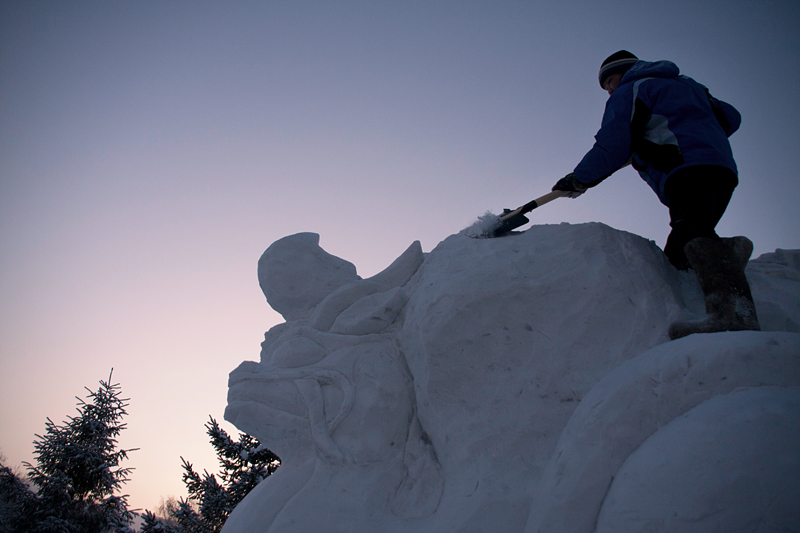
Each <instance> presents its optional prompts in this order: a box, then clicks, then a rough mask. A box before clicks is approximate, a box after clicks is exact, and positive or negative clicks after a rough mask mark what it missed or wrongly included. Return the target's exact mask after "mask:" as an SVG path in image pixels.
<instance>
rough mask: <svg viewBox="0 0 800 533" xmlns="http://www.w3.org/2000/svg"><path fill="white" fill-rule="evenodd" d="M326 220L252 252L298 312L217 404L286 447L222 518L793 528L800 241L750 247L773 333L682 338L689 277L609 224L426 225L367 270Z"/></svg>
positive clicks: (257, 528) (363, 524)
mask: <svg viewBox="0 0 800 533" xmlns="http://www.w3.org/2000/svg"><path fill="white" fill-rule="evenodd" d="M318 242H319V236H317V235H315V234H299V235H295V236H290V237H286V238H285V239H281V240H280V241H277V242H276V243H275V244H273V245H272V246H270V248H269V249H268V250H267V252H265V253H264V256H262V258H261V260H260V261H259V282H260V283H261V286H262V288H263V289H264V293H265V295H266V296H267V299H268V301H269V302H270V304H271V305H273V307H275V308H276V309H277V310H279V311H280V312H281V313H282V314H283V316H284V317H285V318H286V320H287V322H286V323H284V324H281V325H278V326H276V327H274V328H272V329H271V330H270V331H269V332H267V334H266V336H265V341H264V343H263V344H262V352H261V361H260V362H259V363H253V362H245V363H243V364H242V365H240V367H239V368H237V369H236V370H234V372H232V374H231V377H230V390H229V403H228V409H227V411H226V419H228V420H230V421H231V422H233V423H234V424H235V425H236V426H237V427H239V428H240V429H241V430H243V431H246V432H248V433H251V434H253V435H255V436H257V437H258V438H259V439H260V440H261V441H262V442H263V443H264V444H265V445H266V446H267V447H269V448H270V449H272V450H274V451H275V452H276V453H277V454H278V455H279V456H280V457H281V458H282V459H283V466H281V468H280V469H279V470H278V471H277V472H276V474H274V475H273V476H272V477H270V478H269V479H268V480H267V481H266V482H264V483H262V484H261V485H259V486H258V487H257V488H256V489H255V490H254V491H253V492H251V493H250V495H248V496H247V498H245V500H244V501H243V502H242V503H241V504H240V505H239V506H238V507H237V508H236V509H235V511H234V512H233V513H232V515H231V518H230V519H229V521H228V523H227V524H226V525H225V528H224V530H223V531H224V532H225V533H244V532H248V533H250V532H267V531H269V532H270V533H277V532H288V531H311V530H314V531H383V532H390V533H391V532H405V531H415V532H423V533H425V532H429V533H433V532H437V533H438V532H441V531H452V532H473V531H474V532H478V531H508V532H540V531H570V532H586V533H590V532H593V531H597V532H601V531H603V532H605V531H635V530H644V529H647V530H652V531H669V530H677V529H680V530H685V531H709V530H735V529H736V528H737V527H738V526H739V525H741V524H744V523H748V524H749V523H752V522H753V521H756V522H757V523H761V524H768V525H767V526H764V528H762V529H763V531H773V530H775V531H777V530H781V529H780V528H781V527H783V528H784V529H787V530H792V528H794V530H797V529H798V528H800V517H798V516H797V512H796V511H795V510H794V507H792V506H791V505H789V504H787V502H790V503H791V502H793V501H797V500H798V499H800V483H798V482H797V481H796V480H798V479H800V451H798V450H800V445H798V444H799V443H800V438H799V433H800V430H798V429H797V428H798V427H800V424H798V422H799V421H800V413H798V406H800V396H799V395H800V389H799V388H800V304H798V302H800V250H778V251H776V252H775V253H774V254H765V255H764V256H762V257H760V258H758V259H756V260H754V261H752V262H751V263H750V265H749V267H748V269H747V274H748V277H749V280H750V285H751V288H752V291H753V296H754V300H755V302H756V308H757V311H758V313H759V316H760V320H761V324H762V327H763V329H764V331H763V332H735V333H717V334H710V335H692V336H689V337H687V338H685V339H681V340H679V341H674V342H668V338H667V335H666V331H667V327H668V325H669V324H670V323H671V322H672V321H674V320H676V319H678V318H682V317H683V318H690V319H691V318H692V317H693V315H700V314H702V312H703V308H704V305H703V298H702V294H701V292H700V289H699V286H698V284H697V281H696V279H695V277H694V276H693V275H692V274H691V273H681V272H677V271H676V270H675V269H674V268H672V266H671V265H670V264H669V262H668V261H667V260H666V258H665V257H664V255H663V253H662V252H661V250H659V249H658V248H657V247H656V246H655V244H654V243H652V242H650V241H647V240H645V239H642V238H641V237H638V236H636V235H632V234H630V233H626V232H621V231H617V230H614V229H612V228H609V227H608V226H605V225H602V224H596V223H592V224H582V225H568V224H561V225H552V226H534V227H532V228H531V229H529V230H528V231H526V232H524V233H516V234H510V235H508V236H506V237H502V238H497V239H470V238H467V237H466V236H464V235H453V236H451V237H449V238H448V239H446V240H445V241H443V242H441V243H440V244H439V245H438V246H437V247H436V249H434V250H433V251H432V252H430V254H427V256H426V255H424V254H423V253H422V250H421V248H420V246H419V243H414V244H412V245H411V246H410V247H409V249H408V250H406V252H404V253H403V254H402V255H401V256H400V257H399V258H398V259H397V260H396V261H395V262H394V263H392V265H390V266H389V267H388V268H387V269H386V270H384V271H383V272H381V273H380V274H378V275H376V276H373V277H372V278H369V279H361V278H359V277H358V276H357V275H356V274H355V267H353V266H352V265H351V264H350V263H348V262H346V261H344V260H342V259H339V258H336V257H333V256H330V255H329V254H327V252H324V250H322V249H321V248H319V244H318ZM299 263H303V265H304V266H303V267H302V268H303V270H302V275H301V274H299V273H298V272H299V271H300V270H299V269H294V268H292V265H295V264H299ZM744 406H749V407H747V408H745V407H744ZM754 432H760V433H759V434H760V436H761V437H762V438H761V439H760V440H758V441H756V440H753V439H751V440H749V441H748V439H747V436H748V435H752V434H753V433H754ZM765 432H767V433H765ZM776 458H778V459H776ZM776 460H777V461H779V464H780V468H777V467H776V466H775V465H776V464H777V463H775V461H776ZM698 461H699V463H698ZM700 463H702V464H700ZM720 465H721V466H720ZM692 473H698V476H699V477H698V478H697V479H695V478H693V479H695V481H696V489H695V492H693V493H692V494H693V497H691V498H687V497H686V491H685V488H686V487H685V485H686V483H688V481H687V480H688V479H689V478H688V477H687V476H689V475H690V474H692ZM726 476H727V477H726ZM651 480H658V486H653V485H652V481H651ZM730 480H733V481H730ZM648 484H650V485H649V486H648ZM759 487H769V488H768V489H765V490H764V491H762V492H759V491H760V490H761V489H760V488H759ZM764 502H766V503H767V504H768V509H767V508H766V507H762V503H764ZM733 503H735V508H736V511H737V512H736V513H732V512H726V510H725V509H721V508H720V506H721V505H728V504H730V505H733ZM672 506H674V508H673V507H672ZM698 517H700V518H698ZM758 521H761V522H758ZM770 527H772V529H770ZM648 528H649V529H648Z"/></svg>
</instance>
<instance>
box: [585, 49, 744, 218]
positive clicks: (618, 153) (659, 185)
mask: <svg viewBox="0 0 800 533" xmlns="http://www.w3.org/2000/svg"><path fill="white" fill-rule="evenodd" d="M741 120H742V119H741V116H740V115H739V112H738V111H736V109H735V108H734V107H733V106H731V105H730V104H727V103H725V102H722V101H721V100H717V99H716V98H714V97H712V96H711V94H710V93H709V92H708V89H707V88H706V87H704V86H703V85H701V84H699V83H697V82H696V81H694V80H693V79H692V78H689V77H687V76H681V75H680V71H679V70H678V67H677V66H676V65H675V64H674V63H672V62H670V61H656V62H649V61H638V62H637V63H636V64H634V65H633V66H632V67H631V68H630V69H629V70H628V71H627V72H626V73H625V75H624V76H623V77H622V80H621V81H620V84H619V87H618V88H617V89H616V90H615V91H614V92H613V94H612V95H611V96H610V97H609V98H608V102H606V110H605V113H604V114H603V124H602V126H601V127H600V131H598V132H597V135H596V136H595V141H596V142H595V144H594V146H593V147H592V149H591V150H589V152H588V153H587V154H586V155H585V156H584V158H583V160H581V162H580V163H579V164H578V166H577V167H576V168H575V178H576V179H577V180H578V181H580V182H582V183H585V184H587V185H589V186H594V185H597V184H598V183H600V182H601V181H603V180H604V179H606V178H607V177H608V176H610V175H611V174H613V173H614V172H616V171H617V170H619V169H620V168H622V167H624V166H626V165H627V164H629V163H630V164H632V165H633V168H635V169H636V170H638V171H639V175H640V176H641V177H642V179H644V180H645V181H646V182H647V183H648V185H650V187H651V188H652V189H653V190H654V191H655V193H656V194H657V195H658V198H659V199H660V200H661V203H663V204H664V205H666V206H669V204H668V202H667V199H666V197H665V196H664V185H665V184H666V182H667V179H668V178H669V176H671V175H672V174H674V173H675V172H676V171H678V170H681V169H683V168H686V167H690V166H694V165H719V166H723V167H727V168H729V169H731V170H732V171H733V172H734V174H735V173H736V162H735V161H734V160H733V152H732V151H731V145H730V143H729V142H728V137H729V136H730V135H731V134H732V133H733V132H735V131H736V130H737V129H739V125H740V124H741Z"/></svg>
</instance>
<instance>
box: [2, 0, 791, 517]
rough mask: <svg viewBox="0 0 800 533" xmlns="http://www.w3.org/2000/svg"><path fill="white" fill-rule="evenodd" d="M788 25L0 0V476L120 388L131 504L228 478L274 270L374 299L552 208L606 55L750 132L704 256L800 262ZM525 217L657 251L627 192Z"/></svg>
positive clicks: (767, 13)
mask: <svg viewBox="0 0 800 533" xmlns="http://www.w3.org/2000/svg"><path fill="white" fill-rule="evenodd" d="M798 27H800V3H798V2H797V1H796V0H785V1H771V0H765V1H759V2H754V1H738V0H718V1H705V0H700V1H698V0H691V1H688V0H678V1H673V2H650V1H643V2H621V1H603V2H598V1H596V0H587V1H574V0H565V1H562V2H533V1H503V0H501V1H492V2H489V1H483V2H475V1H467V0H462V1H452V2H444V1H442V2H438V1H409V2H397V1H366V0H365V1H357V2H356V1H341V2H323V1H319V2H306V1H302V0H292V1H278V2H243V1H233V2H224V3H223V2H157V1H154V0H152V1H140V2H100V1H98V2H80V1H75V2H58V3H57V2H41V1H35V0H32V1H26V2H10V1H0V452H2V454H4V455H5V456H6V458H7V462H8V463H9V464H11V465H17V464H19V463H21V462H22V461H25V460H29V461H30V460H32V455H31V452H32V450H33V447H32V441H33V439H34V438H35V437H34V434H36V433H42V432H43V431H44V424H45V418H46V417H50V418H52V419H53V420H54V421H61V420H63V419H64V417H65V416H66V415H68V414H72V413H73V412H74V405H75V400H74V396H75V395H82V394H83V392H84V391H83V387H84V386H88V387H90V388H95V387H96V385H97V382H98V381H99V380H100V379H105V378H106V377H107V376H108V372H109V370H110V369H111V368H112V367H113V368H114V377H115V380H116V381H119V382H120V383H121V384H122V388H123V393H124V394H125V395H126V396H127V397H130V398H131V402H130V407H129V413H130V416H129V417H128V419H127V422H128V427H129V429H128V430H127V431H126V432H125V433H124V434H123V438H122V445H123V446H124V447H138V448H141V450H140V451H138V452H135V453H134V454H133V455H132V459H131V460H130V461H129V466H133V467H135V468H136V470H135V471H134V473H133V475H132V481H131V482H129V483H128V484H127V485H126V492H127V493H129V494H130V495H131V503H132V504H133V505H134V506H137V507H144V508H150V509H153V508H155V506H156V505H157V504H158V501H159V497H161V496H168V495H183V494H185V491H184V489H183V485H182V483H181V471H180V458H179V456H181V455H183V457H185V458H186V459H187V460H189V461H191V462H193V463H195V465H196V466H198V467H199V468H200V469H202V468H208V469H209V470H216V468H217V466H216V463H215V461H214V456H213V453H212V452H211V448H210V445H209V444H208V440H207V438H206V436H205V433H204V428H203V424H204V423H205V421H206V420H207V418H208V415H212V416H214V417H215V418H217V419H218V420H220V421H221V419H222V413H223V411H224V408H225V403H226V400H225V396H226V392H227V373H228V372H229V371H230V370H232V369H233V368H235V367H236V366H237V365H238V364H239V362H241V361H242V360H245V359H249V360H257V359H258V354H259V349H260V348H259V343H260V342H261V340H262V338H263V337H262V335H263V332H264V331H266V330H267V329H269V328H270V327H272V326H273V325H275V324H277V323H279V322H281V321H282V319H281V317H280V316H279V315H277V314H276V313H275V312H273V311H272V310H271V309H270V308H269V307H268V305H267V303H266V301H265V299H264V297H263V295H262V294H261V291H260V289H259V287H258V282H257V279H256V262H257V260H258V258H259V256H260V255H261V253H262V252H263V250H264V249H265V248H266V247H267V246H268V245H269V244H270V243H272V242H273V241H275V240H276V239H279V238H280V237H283V236H286V235H289V234H292V233H296V232H300V231H313V232H316V233H319V234H320V235H321V245H322V246H323V248H325V249H326V250H327V251H329V252H331V253H333V254H335V255H338V256H340V257H343V258H345V259H347V260H349V261H351V262H353V263H354V264H355V265H356V266H357V267H358V271H359V274H360V275H362V276H364V277H366V276H370V275H372V274H374V273H376V272H378V271H380V270H382V269H383V268H384V267H385V266H387V265H388V264H389V263H391V261H392V260H393V259H394V258H395V257H397V256H398V255H399V254H400V253H401V252H402V251H403V250H405V248H406V247H407V246H408V245H409V244H410V243H411V242H412V241H414V240H420V241H421V242H422V246H423V249H424V250H425V251H426V252H427V251H430V250H431V249H432V248H433V247H435V245H436V244H437V243H438V242H439V241H440V240H442V239H444V238H445V237H447V236H448V235H450V234H452V233H455V232H457V231H459V230H460V229H462V228H463V227H465V226H467V225H469V224H470V223H472V222H473V221H474V220H475V218H476V217H477V216H478V215H480V214H483V213H484V212H485V211H486V210H492V211H494V212H498V211H500V210H501V209H502V208H504V207H510V208H515V207H517V206H519V205H521V204H523V203H525V202H527V201H528V200H531V199H533V198H535V197H538V196H540V195H542V194H544V193H546V192H548V191H549V190H550V187H551V186H552V184H553V183H555V181H556V180H557V179H558V178H560V177H562V176H563V175H565V174H567V173H568V172H570V171H571V170H572V169H573V168H574V166H575V164H577V162H578V161H579V160H580V159H581V157H582V156H583V154H584V153H585V152H586V151H587V150H588V149H589V148H590V147H591V145H592V142H593V135H594V134H595V133H596V130H597V128H598V126H599V124H600V119H601V116H602V112H603V106H604V103H605V100H606V98H607V95H606V93H605V92H603V91H602V90H601V89H600V87H599V85H598V83H597V79H596V74H597V70H598V68H599V65H600V63H601V62H602V60H603V59H604V58H605V57H606V56H608V55H609V54H611V53H613V52H615V51H617V50H619V49H621V48H625V49H628V50H630V51H632V52H633V53H635V54H637V55H638V56H639V57H640V58H642V59H647V60H657V59H670V60H672V61H675V62H676V63H677V64H678V66H679V67H680V68H681V70H682V72H683V73H684V74H687V75H689V76H692V77H694V78H695V79H697V80H698V81H700V82H701V83H703V84H705V85H707V86H708V87H709V88H710V90H711V92H712V94H714V95H715V96H717V97H718V98H721V99H723V100H725V101H728V102H730V103H731V104H733V105H734V106H736V107H737V108H738V109H739V111H740V112H741V114H742V116H743V122H742V128H741V130H740V131H739V132H737V133H736V134H735V135H734V136H733V137H732V139H731V143H732V145H733V149H734V155H735V157H736V160H737V163H738V165H739V170H740V185H739V187H738V188H737V190H736V192H735V193H734V197H733V200H732V202H731V204H730V206H729V208H728V212H727V213H726V215H725V217H723V219H722V221H721V223H720V225H719V226H718V231H719V233H720V234H721V235H737V234H743V235H747V236H749V237H750V238H751V239H752V240H753V241H754V243H755V247H756V252H755V254H756V255H759V254H762V253H765V252H771V251H774V250H775V248H800V231H798V228H800V208H798V206H799V205H800V185H798V183H799V180H798V168H800V150H798V148H797V146H796V144H797V141H798V135H797V123H798V120H800V109H799V107H800V104H799V103H798V98H797V88H798V87H800V37H798V32H797V28H798ZM532 220H533V222H535V223H560V222H571V223H578V222H585V221H600V222H604V223H606V224H609V225H611V226H613V227H616V228H619V229H624V230H626V231H630V232H633V233H637V234H639V235H642V236H644V237H647V238H649V239H652V240H654V241H656V243H658V244H659V245H661V246H663V244H664V241H665V238H666V235H667V233H668V231H669V227H668V214H667V210H666V208H664V207H663V206H662V205H661V204H660V203H659V202H658V200H657V198H656V196H655V195H654V194H653V193H652V191H651V190H650V189H649V188H648V187H647V185H646V184H645V183H644V182H643V181H641V179H640V178H639V177H638V176H637V175H636V173H635V172H634V171H633V170H631V169H625V170H623V171H620V172H619V173H618V174H616V175H614V176H612V177H611V178H609V179H608V180H607V181H606V182H604V183H603V184H602V185H601V186H599V187H597V188H596V189H593V190H591V191H590V192H589V193H587V194H585V195H584V196H582V197H581V198H579V199H577V200H558V201H556V202H553V203H551V204H548V205H547V206H544V207H542V208H541V210H537V211H536V212H534V213H533V214H532ZM225 427H226V428H227V429H228V430H229V431H232V432H233V431H235V430H234V429H233V428H232V427H231V426H230V425H227V424H226V425H225Z"/></svg>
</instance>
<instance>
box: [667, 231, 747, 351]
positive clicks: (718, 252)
mask: <svg viewBox="0 0 800 533" xmlns="http://www.w3.org/2000/svg"><path fill="white" fill-rule="evenodd" d="M746 240H747V241H748V242H749V239H746ZM750 246H751V247H752V243H751V244H750ZM751 250H752V248H751ZM684 252H685V253H686V257H687V258H688V259H689V264H690V265H691V266H692V269H693V270H694V272H695V274H696V275H697V279H698V281H699V282H700V288H701V289H702V291H703V297H704V298H705V301H706V315H708V316H706V318H705V319H702V320H697V321H694V322H674V323H673V324H671V325H670V327H669V338H670V339H672V340H675V339H679V338H681V337H685V336H686V335H691V334H692V333H714V332H717V331H741V330H755V331H760V330H761V327H760V326H759V325H758V317H757V316H756V307H755V305H754V304H753V297H752V295H751V294H750V285H748V283H747V278H746V277H745V275H744V268H742V256H741V255H737V251H735V250H734V249H733V248H731V247H730V246H728V245H727V244H725V243H724V242H722V241H718V240H715V239H708V238H705V237H698V238H696V239H692V240H691V241H689V242H688V243H687V244H686V246H685V247H684ZM747 257H749V254H747ZM745 263H746V261H745Z"/></svg>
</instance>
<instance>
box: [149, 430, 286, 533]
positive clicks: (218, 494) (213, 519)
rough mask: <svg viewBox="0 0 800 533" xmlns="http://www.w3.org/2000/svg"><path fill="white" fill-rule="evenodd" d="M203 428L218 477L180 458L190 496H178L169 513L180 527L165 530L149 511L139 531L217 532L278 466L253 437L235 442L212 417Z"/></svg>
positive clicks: (275, 458)
mask: <svg viewBox="0 0 800 533" xmlns="http://www.w3.org/2000/svg"><path fill="white" fill-rule="evenodd" d="M205 427H206V433H207V434H208V436H209V437H210V438H211V445H212V446H213V447H214V449H215V450H216V452H217V458H218V460H219V462H220V466H221V468H222V470H221V471H220V472H219V474H217V475H218V476H219V479H217V476H215V475H214V474H210V473H208V471H203V474H202V475H200V474H198V473H197V472H196V471H195V470H194V467H193V466H192V464H191V463H189V462H188V461H186V459H184V458H183V457H181V461H182V462H183V470H184V472H183V482H184V484H185V485H186V488H187V491H188V492H189V498H188V499H181V500H180V501H179V502H178V509H177V510H174V511H173V512H172V518H174V519H175V520H176V521H177V522H178V524H179V528H178V529H177V530H173V529H165V528H166V527H171V526H169V524H167V523H166V522H165V521H161V520H158V518H156V517H155V515H153V514H152V513H150V512H149V511H148V513H147V515H149V516H150V518H147V517H146V518H145V526H144V527H143V528H142V533H160V532H164V533H217V532H218V531H220V530H221V529H222V526H223V525H224V524H225V520H227V519H228V516H229V515H230V514H231V511H233V509H234V507H236V505H237V504H238V503H239V502H240V501H242V499H244V497H245V496H247V493H249V492H250V491H251V490H253V488H255V486H256V485H258V483H260V482H261V481H262V480H264V479H265V478H266V477H268V476H270V475H272V473H273V472H275V470H276V469H277V468H278V466H280V459H279V458H278V456H277V455H275V454H274V453H272V452H271V451H269V450H268V449H266V448H263V447H262V446H261V444H260V443H259V442H258V440H257V439H255V438H254V437H251V436H250V435H245V434H240V435H239V439H238V440H237V441H234V440H233V439H232V438H231V437H230V436H229V435H228V434H227V433H226V432H225V430H224V429H222V428H221V427H219V424H218V423H217V421H216V420H214V419H213V418H212V417H209V422H208V423H206V425H205ZM148 520H149V522H148ZM158 528H162V529H158Z"/></svg>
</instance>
